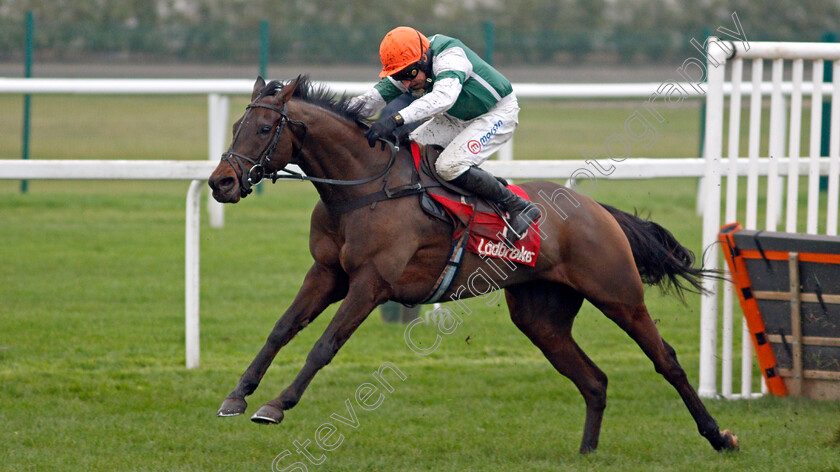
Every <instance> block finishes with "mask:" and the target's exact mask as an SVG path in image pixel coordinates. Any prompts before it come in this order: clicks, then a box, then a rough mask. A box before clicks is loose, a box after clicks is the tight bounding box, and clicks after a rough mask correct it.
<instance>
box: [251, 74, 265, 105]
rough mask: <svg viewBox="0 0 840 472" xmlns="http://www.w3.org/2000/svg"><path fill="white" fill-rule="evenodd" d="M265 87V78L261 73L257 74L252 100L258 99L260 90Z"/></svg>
mask: <svg viewBox="0 0 840 472" xmlns="http://www.w3.org/2000/svg"><path fill="white" fill-rule="evenodd" d="M263 87H265V79H263V78H262V76H261V75H258V76H257V81H256V82H254V91H253V92H251V101H252V102H253V101H254V100H256V99H257V97H259V96H260V90H262V89H263Z"/></svg>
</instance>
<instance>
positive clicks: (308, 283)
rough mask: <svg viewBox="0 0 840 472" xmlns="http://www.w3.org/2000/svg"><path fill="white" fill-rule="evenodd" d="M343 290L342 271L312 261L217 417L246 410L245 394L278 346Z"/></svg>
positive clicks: (337, 297) (254, 388)
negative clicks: (295, 293)
mask: <svg viewBox="0 0 840 472" xmlns="http://www.w3.org/2000/svg"><path fill="white" fill-rule="evenodd" d="M346 292H347V281H346V276H344V274H340V273H338V272H337V271H335V270H333V269H331V268H329V267H325V266H322V265H320V264H317V263H316V264H314V265H313V266H312V267H311V268H310V269H309V272H308V273H307V274H306V278H305V279H304V281H303V285H302V286H301V288H300V291H298V294H297V296H296V297H295V300H294V301H293V302H292V304H291V306H289V308H288V309H287V310H286V312H285V313H284V314H283V316H282V317H280V319H279V320H278V321H277V323H276V324H275V325H274V328H273V329H272V330H271V334H269V335H268V339H267V340H266V341H265V345H264V346H263V347H262V349H260V352H259V353H258V354H257V356H256V357H255V358H254V360H253V361H252V362H251V365H250V366H248V369H246V370H245V373H243V374H242V377H241V378H240V379H239V383H237V384H236V388H235V389H234V390H233V391H232V392H231V393H230V395H228V396H227V398H225V400H224V402H223V403H222V406H221V408H219V412H218V413H217V414H218V416H235V415H241V414H242V413H245V409H246V408H247V406H248V404H247V403H246V401H245V397H246V396H248V395H250V394H252V393H254V390H256V388H257V386H258V385H259V384H260V380H262V378H263V375H265V371H266V370H267V369H268V366H269V365H271V361H273V360H274V357H275V356H276V355H277V353H278V352H279V351H280V348H282V347H283V346H284V345H286V343H288V342H289V341H290V340H291V339H292V338H293V337H295V335H296V334H297V333H298V332H299V331H300V330H301V329H303V327H305V326H306V325H307V324H309V323H310V322H311V321H312V320H314V319H315V318H316V317H317V316H318V315H319V314H321V312H322V311H324V310H325V309H326V308H327V307H328V306H329V305H330V304H331V303H333V302H335V301H338V300H340V299H341V298H343V297H344V294H345V293H346Z"/></svg>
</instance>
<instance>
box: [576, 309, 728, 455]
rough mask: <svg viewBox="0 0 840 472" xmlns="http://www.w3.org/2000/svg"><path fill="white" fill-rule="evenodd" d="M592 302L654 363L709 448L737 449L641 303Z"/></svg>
mask: <svg viewBox="0 0 840 472" xmlns="http://www.w3.org/2000/svg"><path fill="white" fill-rule="evenodd" d="M593 303H594V304H595V305H596V306H598V308H599V309H601V311H603V312H604V313H605V314H606V315H607V316H608V317H609V318H610V319H612V320H613V321H614V322H615V323H616V324H618V325H619V326H620V327H621V328H622V329H623V330H624V331H626V332H627V334H629V335H630V337H632V338H633V340H634V341H636V343H637V344H638V345H639V347H641V348H642V350H643V351H644V352H645V354H646V355H647V356H648V358H650V360H651V361H653V365H654V367H655V368H656V372H658V373H659V374H661V375H662V376H663V377H665V379H666V380H668V382H669V383H670V384H671V385H673V386H674V388H675V389H676V390H677V392H679V394H680V397H682V400H683V402H684V403H685V406H686V407H688V411H689V412H690V413H691V416H692V418H694V421H695V422H696V423H697V429H698V430H699V431H700V434H701V435H703V437H705V438H706V439H707V440H708V441H709V443H710V444H711V445H712V447H714V448H715V450H718V451H722V450H737V449H738V438H737V437H736V436H735V435H734V434H732V433H731V432H730V431H729V430H725V431H723V432H721V431H720V429H719V428H718V424H717V421H715V419H714V418H712V415H711V414H709V412H708V410H706V407H705V406H704V405H703V402H702V401H701V400H700V397H699V396H698V395H697V392H696V391H695V390H694V387H692V386H691V384H690V383H689V382H688V378H687V377H686V375H685V371H684V370H683V368H682V366H681V365H680V363H679V361H677V354H676V352H675V351H674V349H673V348H672V347H671V346H670V345H669V344H668V343H666V342H665V340H663V339H662V337H661V336H660V335H659V331H658V330H657V329H656V325H654V323H653V320H652V319H651V317H650V314H649V313H648V311H647V308H646V307H645V305H644V303H642V304H639V305H635V306H632V305H624V304H610V305H600V304H599V303H597V302H593Z"/></svg>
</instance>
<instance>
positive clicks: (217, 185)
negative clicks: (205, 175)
mask: <svg viewBox="0 0 840 472" xmlns="http://www.w3.org/2000/svg"><path fill="white" fill-rule="evenodd" d="M208 184H209V185H210V188H211V189H213V190H217V191H218V190H221V191H225V190H229V189H230V188H231V187H233V186H234V185H236V179H234V178H233V177H223V178H221V179H215V180H213V179H211V180H210V181H209V182H208Z"/></svg>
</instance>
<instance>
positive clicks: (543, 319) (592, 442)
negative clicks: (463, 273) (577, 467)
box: [505, 281, 607, 453]
mask: <svg viewBox="0 0 840 472" xmlns="http://www.w3.org/2000/svg"><path fill="white" fill-rule="evenodd" d="M505 294H506V297H507V303H508V307H509V308H510V315H511V319H512V320H513V322H514V324H516V326H517V327H518V328H519V329H520V330H521V331H522V332H523V333H525V335H526V336H528V339H530V340H531V342H533V343H534V344H535V345H536V346H537V347H539V348H540V350H541V351H542V352H543V354H544V355H545V357H546V358H547V359H548V360H549V361H550V362H551V364H552V365H553V366H554V368H555V369H557V371H558V372H560V373H561V374H563V375H565V376H566V377H568V378H569V379H571V381H572V382H574V384H575V386H576V387H577V388H578V390H580V393H581V395H583V398H584V400H585V402H586V423H585V425H584V428H583V439H582V441H581V444H580V452H581V453H587V452H590V451H593V450H595V448H597V447H598V436H599V434H600V431H601V420H602V418H603V416H604V408H606V406H607V376H606V375H605V374H604V373H603V372H602V371H601V370H600V369H599V368H598V366H596V365H595V363H593V362H592V361H591V360H590V359H589V358H588V357H587V356H586V354H584V353H583V351H582V350H581V349H580V347H579V346H578V345H577V343H576V342H575V340H574V339H572V322H573V321H574V318H575V315H576V314H577V312H578V310H580V306H581V303H582V302H583V296H582V295H581V294H580V293H578V292H576V291H575V290H574V289H572V288H570V287H568V286H566V285H560V284H555V283H548V282H541V281H537V282H530V283H527V284H521V285H516V286H512V287H507V289H506V292H505Z"/></svg>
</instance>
